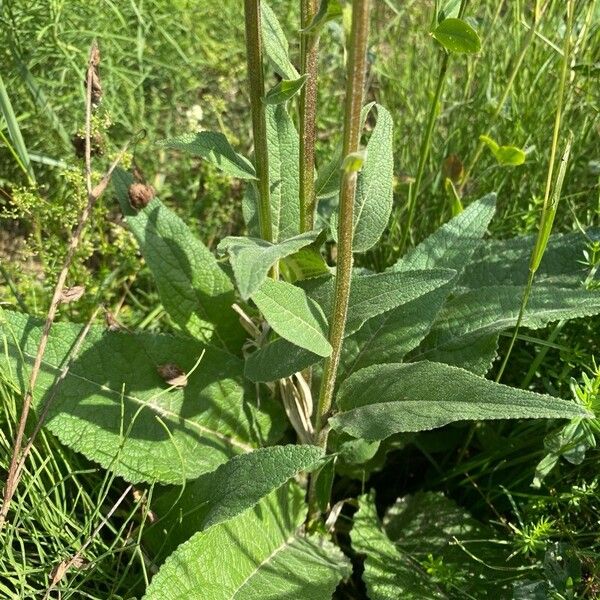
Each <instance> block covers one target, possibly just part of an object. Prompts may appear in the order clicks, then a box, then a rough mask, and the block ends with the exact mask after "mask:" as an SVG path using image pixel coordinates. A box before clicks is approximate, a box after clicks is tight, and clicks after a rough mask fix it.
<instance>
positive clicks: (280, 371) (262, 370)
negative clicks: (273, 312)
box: [244, 338, 321, 383]
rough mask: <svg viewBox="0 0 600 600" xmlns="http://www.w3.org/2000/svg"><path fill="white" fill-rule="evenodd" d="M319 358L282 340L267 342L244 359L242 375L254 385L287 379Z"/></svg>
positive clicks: (319, 358)
mask: <svg viewBox="0 0 600 600" xmlns="http://www.w3.org/2000/svg"><path fill="white" fill-rule="evenodd" d="M320 360H321V357H320V356H319V355H318V354H315V353H314V352H310V351H309V350H306V349H305V348H300V347H299V346H296V345H294V344H292V343H291V342H288V341H287V340H286V339H283V338H276V339H274V340H272V341H270V342H267V343H266V344H265V345H264V346H263V347H262V348H259V349H258V350H257V351H256V352H253V353H252V354H250V356H248V358H246V366H245V368H244V375H245V376H246V377H247V378H248V379H249V380H250V381H254V382H255V383H258V382H262V381H276V380H277V379H282V378H284V377H289V376H290V375H293V374H294V373H298V372H299V371H302V370H304V369H306V368H307V367H310V366H311V365H314V364H315V363H317V362H319V361H320Z"/></svg>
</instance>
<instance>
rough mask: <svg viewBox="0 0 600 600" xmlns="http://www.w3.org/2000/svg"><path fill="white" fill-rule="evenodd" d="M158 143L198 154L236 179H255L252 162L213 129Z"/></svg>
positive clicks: (193, 154)
mask: <svg viewBox="0 0 600 600" xmlns="http://www.w3.org/2000/svg"><path fill="white" fill-rule="evenodd" d="M158 145H159V146H164V147H165V148H175V149H176V150H184V151H185V152H187V153H188V154H191V155H192V156H200V157H201V158H203V159H204V160H206V161H208V162H209V163H211V164H213V165H215V167H217V168H218V169H220V170H221V171H223V173H225V174H226V175H231V176H232V177H237V178H238V179H256V171H255V170H254V166H253V165H252V163H251V162H250V161H249V160H248V159H247V158H246V157H244V156H242V155H241V154H238V153H237V152H236V151H235V150H234V149H233V148H232V147H231V145H230V143H229V142H228V141H227V138H226V137H225V136H224V135H223V134H222V133H218V132H215V131H200V132H198V133H186V134H184V135H180V136H178V137H176V138H170V139H167V140H161V141H159V142H158Z"/></svg>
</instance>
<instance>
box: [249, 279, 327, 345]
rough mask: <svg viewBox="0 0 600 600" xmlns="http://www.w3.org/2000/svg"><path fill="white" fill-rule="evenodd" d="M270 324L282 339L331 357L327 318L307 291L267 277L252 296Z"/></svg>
mask: <svg viewBox="0 0 600 600" xmlns="http://www.w3.org/2000/svg"><path fill="white" fill-rule="evenodd" d="M252 300H253V301H254V303H255V304H256V306H258V309H259V310H260V312H261V313H262V314H263V316H264V318H265V319H266V320H267V323H269V325H270V326H271V327H272V328H273V330H274V331H276V332H277V333H278V334H279V335H280V336H281V337H282V338H285V339H286V340H288V341H289V342H292V343H293V344H295V345H296V346H300V347H301V348H306V349H307V350H310V351H311V352H314V353H315V354H318V355H319V356H329V354H331V345H330V344H329V341H328V340H327V336H326V332H327V319H326V318H325V315H324V314H323V311H322V310H321V308H320V307H319V305H318V304H317V303H316V302H315V301H314V300H311V299H310V298H309V297H308V296H307V295H306V292H305V291H304V290H302V289H300V288H299V287H296V286H295V285H292V284H290V283H286V282H284V281H273V280H272V279H267V280H266V281H265V282H264V283H263V284H262V286H261V288H260V289H259V290H258V291H256V292H255V293H254V294H253V295H252Z"/></svg>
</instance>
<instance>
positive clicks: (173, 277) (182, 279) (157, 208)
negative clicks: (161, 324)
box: [113, 171, 245, 352]
mask: <svg viewBox="0 0 600 600" xmlns="http://www.w3.org/2000/svg"><path fill="white" fill-rule="evenodd" d="M113 183H114V186H115V190H116V192H117V196H118V198H119V202H120V203H121V209H122V210H123V213H124V214H125V217H126V220H127V225H128V227H129V229H130V230H131V232H132V233H133V235H134V236H135V238H136V240H137V242H138V244H139V247H140V251H141V253H142V255H143V256H144V259H145V260H146V263H147V265H148V267H149V268H150V270H151V271H152V274H153V275H154V280H155V281H156V286H157V288H158V293H159V294H160V298H161V301H162V304H163V306H164V307H165V310H166V311H167V312H168V313H169V314H170V315H171V317H172V318H173V320H174V321H175V323H177V325H179V327H181V328H182V329H183V330H184V331H185V332H187V333H189V334H190V335H192V336H194V337H197V338H199V339H201V340H202V341H205V342H207V341H213V342H214V343H215V344H218V345H220V346H223V347H225V348H227V349H229V350H231V351H232V352H238V351H239V347H240V346H241V343H242V342H243V340H244V337H245V336H244V332H243V330H242V328H241V327H240V325H239V322H238V318H237V315H236V313H235V312H234V311H233V309H232V308H231V305H232V304H233V302H234V290H233V284H232V283H231V281H230V280H229V278H228V277H227V275H226V274H225V273H224V271H223V270H222V269H221V267H220V266H219V264H218V263H217V260H216V259H215V257H214V256H213V255H212V253H211V252H210V251H209V250H208V248H207V247H206V246H205V245H204V244H203V243H202V242H200V240H198V239H197V238H196V237H195V236H194V235H193V233H192V232H191V231H190V229H189V228H188V226H187V225H186V224H185V223H184V222H183V221H182V220H181V219H180V218H179V217H178V216H177V215H176V214H175V213H174V212H173V211H171V210H169V209H168V208H167V207H166V206H165V205H164V204H162V202H161V201H160V200H158V199H157V198H154V199H153V200H152V201H151V202H150V203H149V204H148V205H147V206H146V207H145V208H143V209H141V210H139V211H137V212H136V211H135V210H134V209H133V208H131V206H130V205H129V200H128V188H129V186H130V185H131V183H133V177H132V176H131V175H130V174H129V173H125V172H124V171H117V172H116V173H115V175H114V177H113Z"/></svg>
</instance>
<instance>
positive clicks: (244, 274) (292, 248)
mask: <svg viewBox="0 0 600 600" xmlns="http://www.w3.org/2000/svg"><path fill="white" fill-rule="evenodd" d="M318 237H319V231H309V232H307V233H302V234H300V235H297V236H295V237H293V238H289V239H287V240H285V241H283V242H280V243H279V244H271V243H269V242H267V241H265V240H262V239H259V238H250V237H227V238H225V239H224V240H222V241H221V243H220V244H219V246H218V250H219V251H221V252H227V253H228V254H229V261H230V262H231V266H232V268H233V274H234V276H235V281H236V283H237V287H238V290H239V292H240V294H241V296H242V298H243V299H244V300H248V298H250V296H251V295H252V294H253V293H254V292H255V291H256V290H257V289H258V288H259V287H260V286H261V285H262V283H263V282H264V280H265V279H266V278H267V275H268V274H269V269H270V268H271V267H272V266H273V265H274V264H275V263H277V262H278V261H279V260H281V259H282V258H284V257H286V256H290V255H291V254H294V253H295V252H298V250H300V249H301V248H304V247H305V246H308V245H309V244H312V243H313V242H314V241H315V240H316V239H317V238H318Z"/></svg>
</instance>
